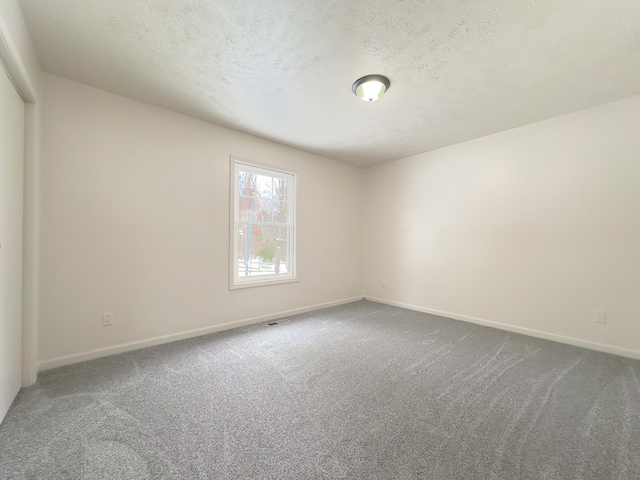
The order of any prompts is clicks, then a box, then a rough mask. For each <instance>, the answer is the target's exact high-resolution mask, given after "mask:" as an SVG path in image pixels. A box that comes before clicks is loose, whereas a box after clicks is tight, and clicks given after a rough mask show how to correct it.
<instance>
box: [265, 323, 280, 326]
mask: <svg viewBox="0 0 640 480" xmlns="http://www.w3.org/2000/svg"><path fill="white" fill-rule="evenodd" d="M279 323H280V322H269V323H267V325H269V326H270V327H273V326H274V325H278V324H279Z"/></svg>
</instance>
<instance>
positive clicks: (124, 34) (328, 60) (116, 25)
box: [19, 0, 640, 166]
mask: <svg viewBox="0 0 640 480" xmlns="http://www.w3.org/2000/svg"><path fill="white" fill-rule="evenodd" d="M19 3H20V6H21V8H22V10H23V14H24V16H25V20H26V22H27V26H28V27H29V31H30V33H31V35H32V39H33V41H34V43H35V46H36V51H37V53H38V57H39V60H40V63H41V66H42V68H43V69H44V70H46V71H48V72H51V73H54V74H57V75H60V76H63V77H67V78H70V79H72V80H76V81H78V82H82V83H85V84H87V85H92V86H95V87H98V88H102V89H104V90H108V91H111V92H114V93H118V94H121V95H124V96H127V97H131V98H135V99H138V100H142V101H144V102H148V103H151V104H154V105H158V106H161V107H165V108H168V109H171V110H174V111H177V112H181V113H185V114H187V115H191V116H194V117H198V118H201V119H204V120H208V121H211V122H214V123H217V124H220V125H225V126H228V127H231V128H235V129H237V130H241V131H245V132H249V133H252V134H255V135H258V136H261V137H264V138H268V139H271V140H275V141H277V142H280V143H284V144H287V145H291V146H295V147H298V148H301V149H303V150H307V151H310V152H314V153H318V154H320V155H323V156H326V157H329V158H334V159H337V160H340V161H344V162H347V163H352V164H354V165H358V166H369V165H375V164H378V163H383V162H386V161H391V160H395V159H398V158H402V157H405V156H408V155H413V154H416V153H420V152H424V151H428V150H432V149H435V148H439V147H442V146H446V145H451V144H454V143H458V142H461V141H464V140H469V139H472V138H477V137H480V136H483V135H487V134H490V133H494V132H498V131H502V130H506V129H509V128H514V127H517V126H520V125H523V124H526V123H530V122H533V121H537V120H542V119H545V118H549V117H553V116H557V115H560V114H564V113H568V112H572V111H576V110H579V109H582V108H586V107H589V106H592V105H597V104H600V103H604V102H607V101H611V100H616V99H619V98H623V97H626V96H630V95H634V94H637V93H640V1H638V0H521V1H518V0H471V1H467V0H413V1H408V0H407V1H403V0H392V1H390V0H387V1H376V0H339V1H335V0H324V1H317V0H315V1H313V0H264V1H263V0H46V1H43V0H19ZM370 73H382V74H384V75H387V76H388V77H389V78H390V80H391V88H390V89H389V91H388V92H387V93H386V94H385V95H384V96H383V97H382V99H381V100H379V101H378V102H375V103H370V104H369V103H364V102H362V101H360V100H359V99H358V98H357V97H356V96H355V95H354V94H353V93H352V91H351V85H352V83H353V82H354V81H355V80H356V79H358V78H359V77H361V76H363V75H365V74H370Z"/></svg>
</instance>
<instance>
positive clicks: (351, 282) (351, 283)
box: [349, 278, 356, 287]
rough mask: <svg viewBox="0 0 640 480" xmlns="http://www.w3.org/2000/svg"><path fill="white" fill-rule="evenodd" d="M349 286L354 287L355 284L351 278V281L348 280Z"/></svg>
mask: <svg viewBox="0 0 640 480" xmlns="http://www.w3.org/2000/svg"><path fill="white" fill-rule="evenodd" d="M349 286H350V287H355V286H356V281H355V280H354V279H353V278H352V279H351V281H350V282H349Z"/></svg>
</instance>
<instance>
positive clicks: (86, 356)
mask: <svg viewBox="0 0 640 480" xmlns="http://www.w3.org/2000/svg"><path fill="white" fill-rule="evenodd" d="M362 298H363V297H362V296H358V297H351V298H344V299H342V300H335V301H333V302H327V303H320V304H318V305H311V306H308V307H302V308H296V309H293V310H286V311H284V312H278V313H272V314H270V315H262V316H259V317H253V318H246V319H244V320H238V321H235V322H228V323H223V324H221V325H214V326H211V327H205V328H198V329H196V330H189V331H186V332H180V333H174V334H171V335H163V336H161V337H154V338H149V339H146V340H139V341H136V342H131V343H123V344H120V345H114V346H112V347H106V348H98V349H96V350H89V351H87V352H81V353H74V354H72V355H65V356H63V357H57V358H52V359H49V360H43V361H41V362H39V363H38V371H42V370H48V369H50V368H56V367H62V366H64V365H70V364H72V363H78V362H84V361H87V360H93V359H96V358H100V357H107V356H109V355H115V354H118V353H124V352H129V351H131V350H138V349H140V348H146V347H153V346H155V345H161V344H163V343H170V342H175V341H177V340H184V339H186V338H192V337H199V336H201V335H207V334H209V333H214V332H220V331H222V330H229V329H232V328H237V327H242V326H245V325H252V324H254V323H261V322H268V321H271V320H276V319H278V318H283V317H288V316H291V315H297V314H299V313H306V312H311V311H313V310H319V309H321V308H327V307H334V306H336V305H343V304H345V303H351V302H357V301H359V300H362Z"/></svg>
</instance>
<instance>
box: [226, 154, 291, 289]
mask: <svg viewBox="0 0 640 480" xmlns="http://www.w3.org/2000/svg"><path fill="white" fill-rule="evenodd" d="M239 165H244V166H246V167H248V169H249V170H251V169H252V168H253V169H256V170H257V171H265V170H268V171H271V172H274V173H275V174H285V175H290V176H291V177H293V178H292V181H291V185H290V186H289V189H288V192H287V193H288V195H289V198H291V199H292V200H293V205H292V207H291V209H292V213H291V216H292V218H293V221H292V223H291V239H292V242H291V243H292V244H291V252H290V258H291V263H292V265H289V266H288V269H287V270H288V272H287V274H280V275H278V276H275V275H263V276H255V277H248V278H251V280H242V281H238V278H239V277H238V270H237V263H236V245H237V243H236V242H237V238H236V233H237V232H238V223H239V219H237V208H238V206H237V198H238V182H237V179H238V166H239ZM298 177H299V176H298V173H297V172H295V171H291V170H284V169H282V168H278V167H274V166H273V165H266V164H262V163H258V162H253V161H249V160H245V159H243V158H239V157H236V156H234V155H231V159H230V167H229V180H230V182H229V184H230V188H229V200H230V201H229V290H236V289H241V288H250V287H260V286H267V285H279V284H284V283H294V282H298V281H299V280H298ZM285 275H286V276H285Z"/></svg>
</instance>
